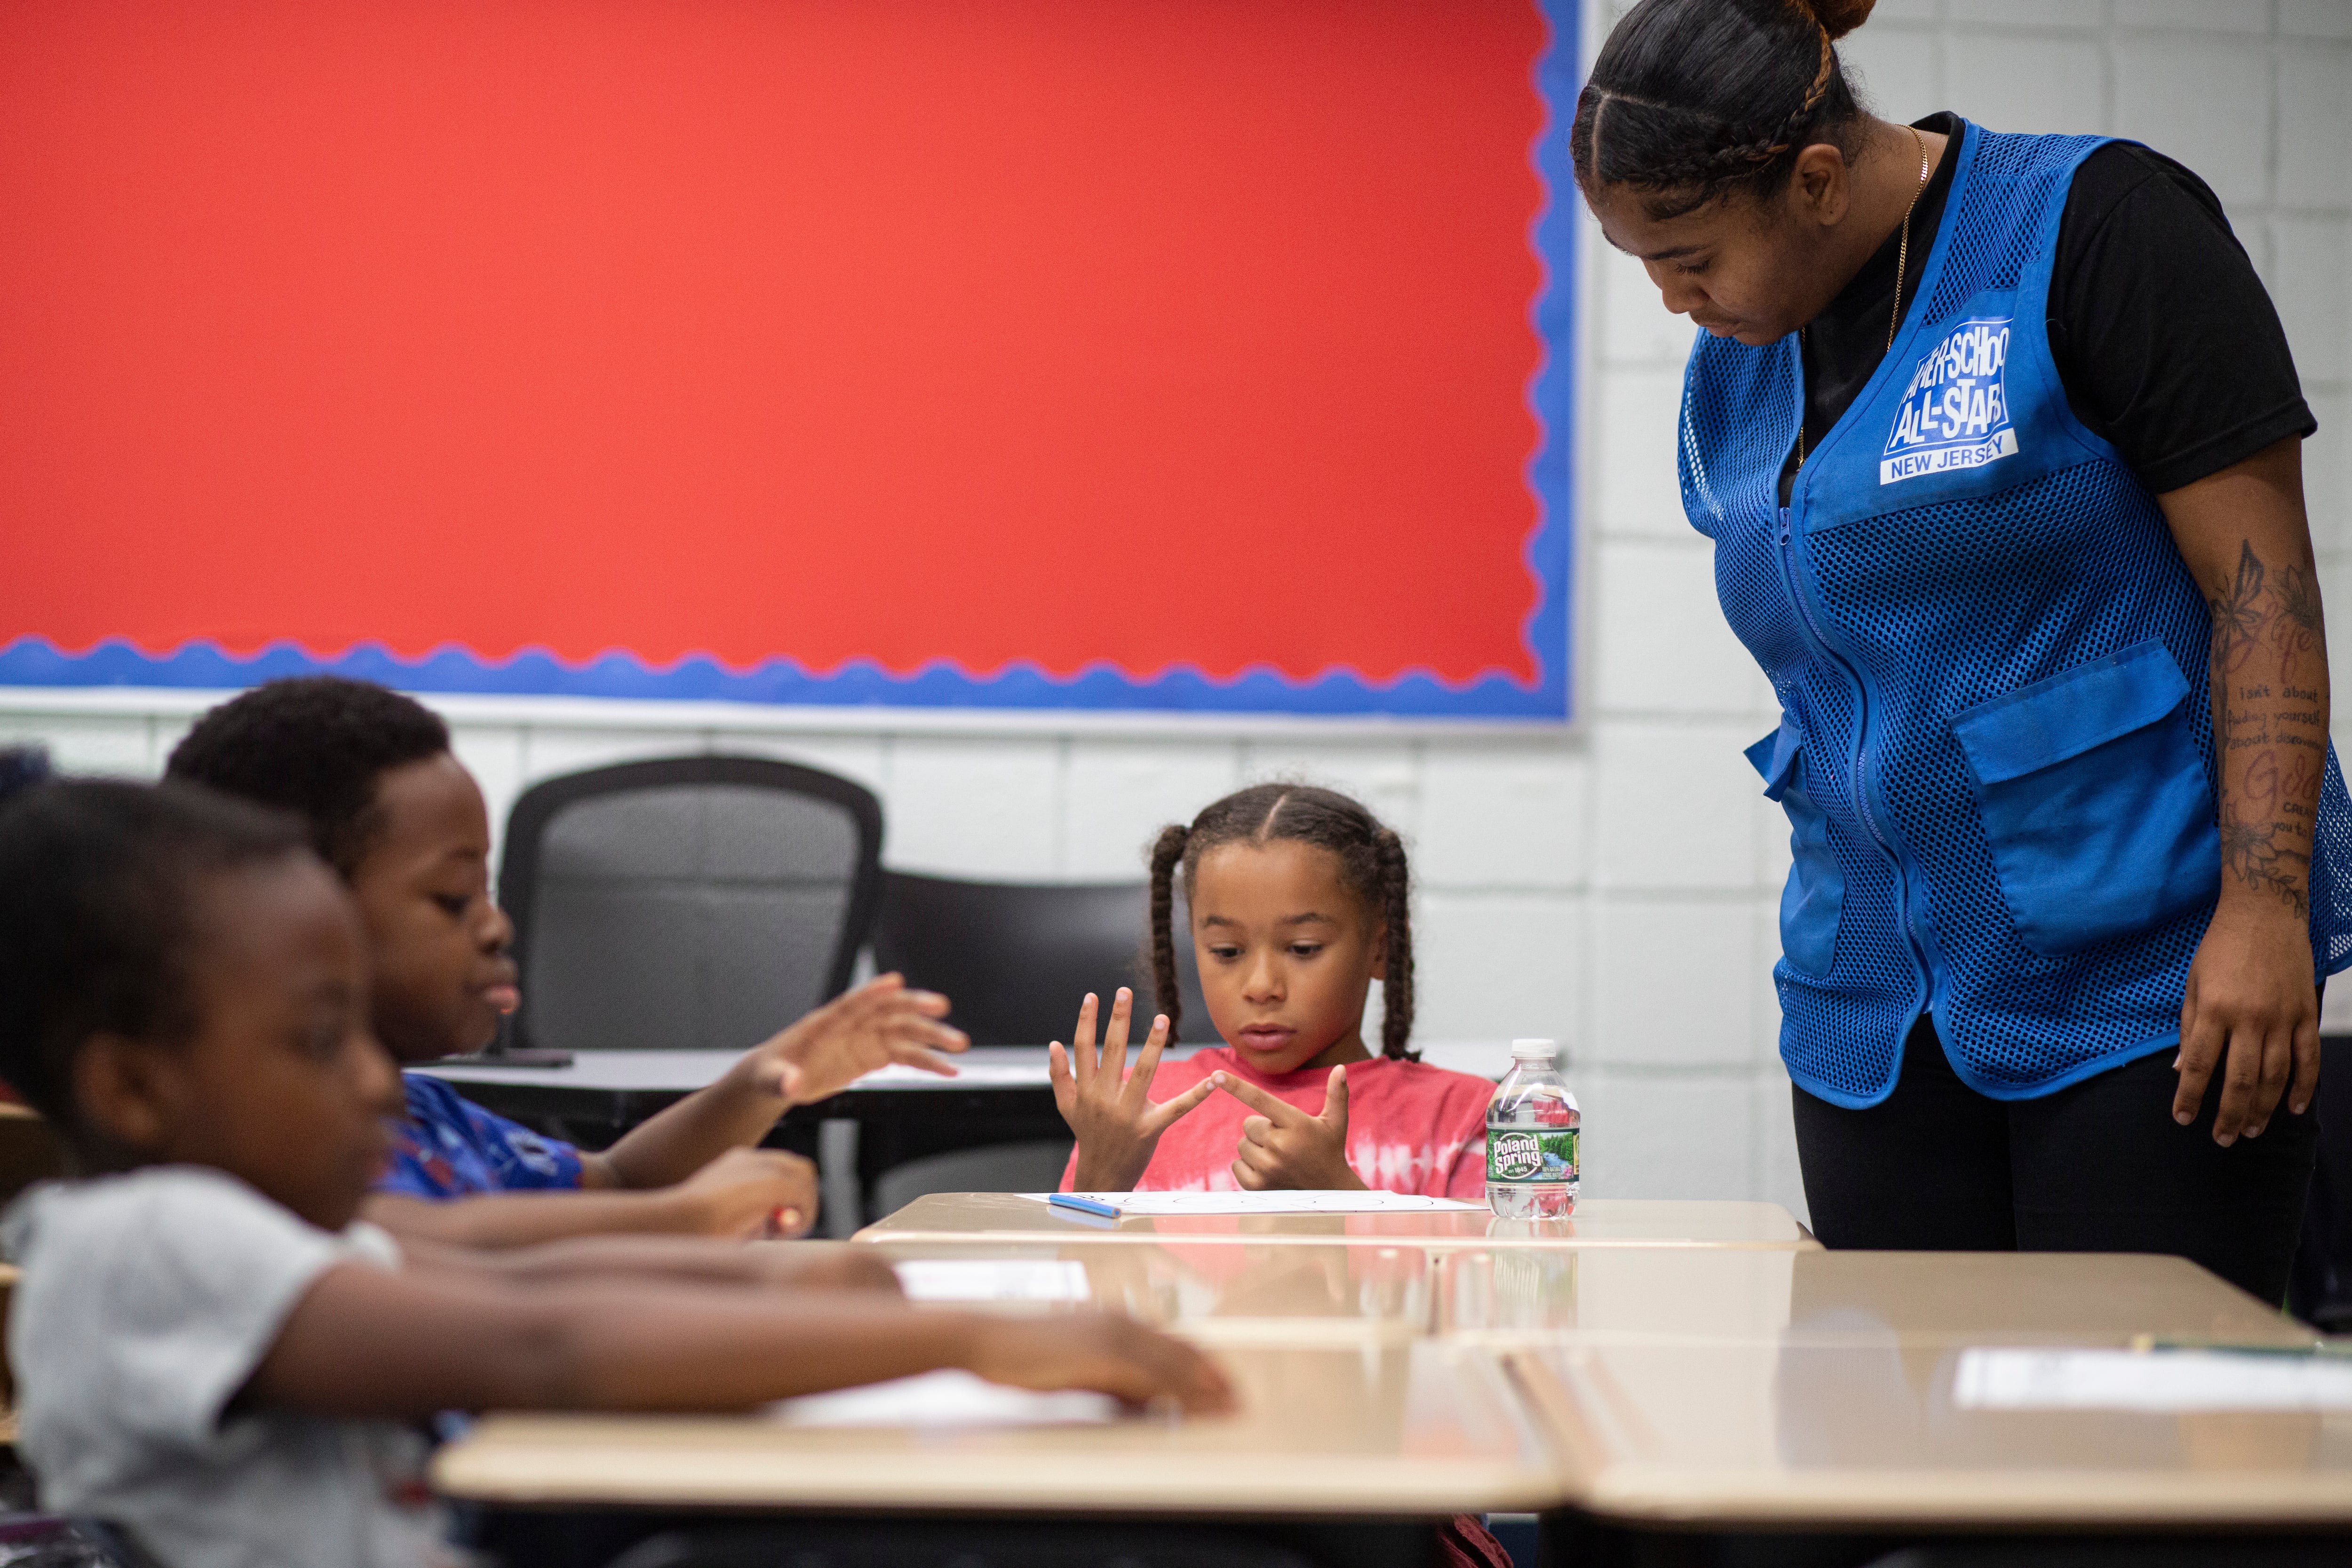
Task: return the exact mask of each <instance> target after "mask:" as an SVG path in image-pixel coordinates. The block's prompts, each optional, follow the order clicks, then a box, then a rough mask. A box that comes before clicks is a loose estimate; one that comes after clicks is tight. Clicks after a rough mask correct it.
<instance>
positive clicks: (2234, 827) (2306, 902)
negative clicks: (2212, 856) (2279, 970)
mask: <svg viewBox="0 0 2352 1568" xmlns="http://www.w3.org/2000/svg"><path fill="white" fill-rule="evenodd" d="M2282 835H2285V836H2286V837H2289V838H2293V837H2294V826H2293V825H2291V824H2289V823H2285V822H2265V823H2262V824H2260V825H2257V824H2254V823H2252V822H2248V821H2246V820H2245V819H2244V818H2242V817H2241V816H2238V815H2237V814H2236V813H2235V812H2233V811H2231V810H2230V809H2229V808H2228V807H2227V806H2224V807H2223V808H2222V811H2221V864H2222V865H2223V866H2224V867H2226V868H2229V869H2230V870H2231V871H2233V872H2235V873H2236V874H2237V878H2238V880H2240V881H2242V882H2243V883H2244V884H2245V885H2246V886H2247V887H2249V888H2252V889H2254V890H2255V891H2257V892H2265V893H2272V894H2275V895H2276V896H2277V897H2278V899H2279V900H2280V901H2282V902H2283V903H2284V904H2285V905H2286V907H2287V908H2288V909H2291V910H2294V912H2295V914H2296V915H2297V916H2299V917H2300V918H2302V919H2304V920H2309V919H2310V918H2311V898H2310V895H2309V894H2308V893H2306V892H2305V889H2306V888H2308V887H2309V886H2310V883H2311V857H2310V856H2309V855H2308V854H2306V853H2305V852H2304V851H2302V850H2300V849H2296V848H2294V847H2291V845H2289V844H2282V843H2280V842H2279V839H2280V837H2281V836H2282Z"/></svg>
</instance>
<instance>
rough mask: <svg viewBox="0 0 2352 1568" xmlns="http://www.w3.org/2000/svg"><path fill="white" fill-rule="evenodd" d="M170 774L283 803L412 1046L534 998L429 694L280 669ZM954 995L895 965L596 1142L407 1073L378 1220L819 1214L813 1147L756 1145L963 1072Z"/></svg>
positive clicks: (615, 1223) (221, 717) (395, 1040)
mask: <svg viewBox="0 0 2352 1568" xmlns="http://www.w3.org/2000/svg"><path fill="white" fill-rule="evenodd" d="M168 773H169V775H170V776H171V777H173V778H179V779H187V780H191V781H193V782H195V783H198V784H207V785H210V786H211V787H212V788H215V789H217V790H221V791H223V792H225V793H227V794H231V795H242V796H244V797H246V798H247V799H250V800H255V801H258V802H260V803H262V804H264V805H274V806H278V807H279V808H281V809H285V810H289V811H291V812H292V813H294V814H295V815H296V816H299V818H301V820H302V821H303V823H304V824H305V825H306V826H307V827H308V829H309V833H310V839H311V842H312V845H313V846H314V847H316V848H317V850H318V851H319V853H320V855H321V856H322V857H323V858H325V859H326V861H327V863H328V864H329V865H330V866H331V867H333V868H335V870H336V871H338V872H339V873H341V876H342V877H343V879H344V880H345V881H346V882H347V883H348V884H349V885H350V887H351V889H352V894H353V895H354V897H355V898H356V899H357V900H358V903H359V907H360V912H361V917H362V922H363V924H364V926H365V929H366V932H367V938H368V947H369V952H368V957H369V963H370V968H371V982H370V984H371V990H370V996H369V1003H370V1011H371V1014H372V1017H371V1020H370V1021H371V1023H372V1024H373V1027H374V1031H375V1033H376V1036H377V1037H378V1038H380V1039H381V1040H382V1041H383V1044H384V1046H385V1047H387V1048H388V1049H389V1050H390V1051H391V1052H392V1054H393V1056H394V1058H397V1059H398V1060H400V1061H402V1062H412V1063H413V1062H421V1061H431V1060H433V1059H435V1058H440V1057H446V1056H455V1055H458V1054H461V1053H464V1052H467V1051H475V1050H479V1049H480V1048H482V1047H484V1046H486V1045H488V1043H489V1041H490V1040H491V1039H492V1038H493V1037H494V1036H495V1035H496V1033H497V1030H498V1024H499V1016H500V1015H501V1014H503V1013H508V1012H511V1011H513V1009H514V1007H515V1005H516V1004H517V1003H518V1002H519V1001H520V993H519V992H518V991H517V989H516V973H515V965H514V961H513V960H512V959H511V958H510V957H509V956H508V952H507V949H508V945H509V942H511V940H512V938H513V934H514V930H513V927H512V925H511V924H510V923H509V921H508V920H507V917H506V915H505V914H504V912H503V911H501V910H499V908H498V906H497V905H496V904H495V903H494V902H493V901H492V900H491V898H490V882H489V848H490V837H489V816H488V809H487V807H486V806H485V805H484V803H483V800H482V792H481V790H480V788H479V787H478V785H477V784H475V782H474V779H473V775H472V774H470V773H467V771H466V769H465V766H464V765H463V764H462V763H459V762H458V761H457V758H456V757H455V756H454V755H453V754H451V752H450V750H449V731H448V729H447V727H446V725H444V724H443V723H442V721H441V720H440V719H439V718H438V717H436V715H435V714H434V713H432V712H431V711H430V710H427V709H425V707H423V706H422V705H420V704H418V703H416V702H415V701H413V700H410V699H408V698H406V697H403V696H401V695H400V694H399V693H397V692H394V691H390V690H387V689H384V688H383V687H380V686H373V685H370V684H368V683H367V682H364V681H357V680H345V679H340V678H335V677H315V678H306V679H296V680H279V681H272V682H270V683H269V684H268V685H266V686H261V687H257V688H256V689H253V690H251V691H247V692H246V693H244V694H243V695H242V696H239V697H237V698H236V699H234V700H231V701H228V702H226V703H224V704H222V705H221V706H220V707H218V708H215V709H214V710H211V711H210V712H208V713H206V714H205V716H204V717H203V718H202V719H201V720H199V721H197V723H196V725H195V727H194V729H193V730H191V731H189V732H188V734H187V736H186V738H185V739H184V740H183V741H182V742H180V744H179V745H178V746H177V747H176V748H175V749H174V750H173V752H172V759H171V763H170V765H169V768H168ZM946 1011H947V1002H946V999H945V998H944V997H940V996H937V995H933V994H929V993H927V992H920V991H912V990H909V989H908V988H907V987H906V986H905V985H904V984H901V983H900V981H899V980H898V976H896V975H884V976H882V977H881V978H879V979H877V980H876V981H874V982H872V983H871V984H867V985H865V986H863V987H861V988H859V989H858V990H856V991H853V992H850V993H849V994H846V995H845V996H841V997H837V998H835V1000H834V1001H832V1002H830V1003H827V1004H826V1005H824V1006H823V1007H820V1008H818V1009H816V1010H815V1011H814V1012H813V1013H811V1014H809V1015H808V1016H806V1017H804V1018H803V1019H801V1020H800V1021H799V1022H798V1023H796V1024H793V1025H792V1026H790V1027H789V1028H786V1029H784V1030H783V1031H782V1032H781V1033H780V1034H778V1035H776V1036H774V1037H772V1038H771V1039H769V1040H767V1041H766V1042H764V1043H763V1044H761V1045H759V1046H757V1047H753V1048H752V1049H751V1051H749V1052H747V1053H746V1054H745V1055H744V1056H743V1057H742V1058H740V1059H739V1060H738V1061H737V1062H736V1064H735V1065H734V1067H733V1068H730V1070H729V1071H728V1072H727V1074H726V1075H725V1076H724V1077H722V1078H721V1079H719V1081H718V1082H717V1083H714V1084H712V1085H711V1086H710V1087H709V1088H708V1089H702V1090H701V1091H699V1092H698V1093H696V1094H692V1095H688V1097H687V1098H686V1099H684V1100H680V1101H679V1102H677V1104H676V1105H673V1106H671V1107H669V1108H668V1109H667V1110H664V1111H662V1112H661V1113H660V1114H659V1115H657V1116H655V1117H653V1118H651V1119H650V1120H648V1121H646V1122H644V1123H643V1124H641V1125H640V1126H638V1127H636V1128H635V1129H633V1130H632V1131H630V1132H629V1133H628V1134H627V1135H626V1136H625V1137H623V1138H622V1139H621V1140H620V1141H619V1142H616V1143H614V1145H613V1146H612V1147H611V1148H609V1149H605V1150H603V1151H599V1152H587V1151H583V1150H580V1149H575V1148H573V1147H572V1145H571V1144H569V1143H565V1142H562V1141H560V1140H557V1139H553V1138H546V1137H542V1136H541V1135H540V1134H538V1133H535V1132H532V1131H530V1130H529V1129H527V1128H525V1127H522V1126H520V1124H518V1123H516V1122H513V1121H508V1120H507V1119H506V1118H504V1117H501V1116H497V1115H494V1114H492V1113H491V1112H489V1111H488V1110H483V1109H482V1108H480V1107H479V1106H477V1105H473V1104H471V1103H469V1102H468V1101H467V1100H464V1099H463V1098H461V1097H460V1096H459V1095H458V1094H457V1091H456V1090H454V1089H451V1088H450V1087H449V1086H448V1085H447V1084H446V1083H445V1082H443V1081H441V1080H440V1079H435V1078H432V1077H429V1076H427V1075H425V1074H421V1073H415V1072H411V1073H406V1074H404V1089H405V1094H406V1101H407V1109H408V1116H407V1120H406V1121H405V1122H404V1124H403V1125H401V1126H400V1127H399V1128H398V1129H397V1130H396V1131H395V1134H394V1156H393V1161H392V1164H391V1168H390V1170H389V1171H388V1172H387V1173H386V1174H385V1175H384V1176H383V1179H382V1180H381V1181H380V1182H379V1184H378V1186H377V1191H376V1194H375V1195H374V1196H373V1198H371V1199H370V1200H369V1204H368V1208H367V1217H368V1218H370V1219H371V1220H373V1221H374V1222H376V1223H377V1224H379V1225H382V1226H384V1227H385V1228H387V1229H389V1230H392V1231H394V1233H395V1234H405V1235H408V1236H412V1237H422V1238H425V1239H428V1240H436V1241H443V1242H455V1243H459V1244H465V1245H473V1246H514V1245H522V1244H527V1243H531V1242H539V1241H547V1240H551V1239H555V1238H557V1237H566V1236H578V1235H583V1234H591V1233H595V1232H605V1231H640V1232H642V1231H668V1232H684V1233H698V1234H703V1235H711V1236H734V1237H753V1236H761V1235H768V1234H774V1233H777V1232H782V1233H783V1234H788V1235H789V1234H798V1233H799V1232H802V1231H804V1230H806V1229H807V1228H808V1227H809V1226H810V1225H811V1224H812V1223H813V1222H814V1218H815V1215H816V1184H815V1173H814V1169H813V1167H812V1166H811V1165H810V1164H809V1163H808V1162H807V1161H806V1160H803V1159H802V1158H800V1157H799V1156H797V1155H794V1154H790V1153H786V1152H782V1151H780V1150H769V1149H760V1148H757V1147H754V1145H756V1144H757V1143H758V1142H760V1140H761V1138H762V1137H764V1136H765V1135H766V1134H767V1132H768V1131H769V1129H771V1128H772V1127H773V1126H774V1125H775V1123H776V1120H777V1119H778V1118H779V1117H781V1116H782V1114H783V1113H784V1111H785V1110H788V1109H789V1108H790V1107H791V1106H793V1104H796V1103H800V1102H803V1101H806V1100H816V1099H821V1098H823V1097H824V1096H825V1095H828V1094H832V1093H834V1092H835V1091H836V1090H838V1089H842V1088H843V1087H845V1086H846V1085H847V1084H848V1083H849V1082H850V1081H851V1080H852V1079H856V1078H857V1077H858V1076H860V1075H861V1074H863V1073H866V1072H869V1071H871V1070H873V1069H874V1068H878V1067H882V1066H884V1065H886V1064H888V1063H893V1062H898V1063H904V1064H908V1065H910V1066H915V1067H920V1068H929V1069H930V1070H932V1071H936V1072H942V1073H946V1072H951V1071H952V1070H953V1068H951V1067H950V1064H949V1062H948V1060H947V1058H945V1057H944V1056H942V1055H941V1054H940V1053H941V1052H946V1051H957V1050H961V1049H962V1048H963V1047H964V1045H965V1040H964V1037H963V1036H962V1035H961V1033H959V1032H958V1031H956V1030H955V1029H952V1028H950V1027H949V1026H947V1025H945V1024H943V1023H941V1022H940V1018H941V1017H942V1016H944V1015H945V1013H946Z"/></svg>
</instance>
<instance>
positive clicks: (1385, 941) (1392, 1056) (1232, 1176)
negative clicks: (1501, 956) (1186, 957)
mask: <svg viewBox="0 0 2352 1568" xmlns="http://www.w3.org/2000/svg"><path fill="white" fill-rule="evenodd" d="M1180 877H1181V879H1182V881H1183V893H1184V899H1183V902H1184V907H1185V911H1186V915H1187V924H1188V926H1189V928H1190V929H1189V930H1188V931H1186V932H1185V933H1184V935H1185V936H1186V937H1187V938H1189V940H1190V941H1191V942H1192V951H1193V952H1194V954H1195V955H1196V956H1197V958H1198V960H1199V963H1200V970H1201V990H1202V994H1203V996H1205V997H1206V999H1207V1001H1208V1004H1209V1021H1210V1023H1211V1024H1212V1025H1213V1026H1214V1027H1215V1029H1216V1032H1217V1033H1218V1035H1219V1036H1220V1037H1223V1041H1224V1044H1223V1045H1222V1046H1220V1047H1213V1048H1211V1049H1208V1050H1203V1051H1199V1052H1196V1053H1194V1054H1193V1055H1192V1057H1190V1058H1186V1059H1184V1060H1181V1061H1171V1062H1167V1063H1164V1064H1163V1063H1162V1061H1161V1059H1160V1058H1161V1053H1162V1052H1163V1051H1164V1050H1165V1049H1166V1048H1167V1047H1168V1045H1169V1043H1170V1042H1171V1040H1174V1039H1175V1038H1176V1037H1177V1034H1176V1031H1177V1026H1178V1025H1179V1024H1180V1023H1181V1022H1182V1018H1181V1002H1180V1001H1179V999H1178V991H1177V983H1176V946H1175V944H1176V942H1177V940H1178V938H1177V933H1176V932H1175V931H1174V930H1173V926H1174V920H1175V909H1176V901H1177V900H1176V892H1177V888H1176V883H1177V879H1179V878H1180ZM1410 889H1411V874H1410V872H1409V870H1408V868H1407V867H1406V864H1405V852H1404V845H1403V844H1402V842H1401V841H1400V840H1399V839H1398V837H1397V836H1396V834H1395V832H1394V831H1393V830H1391V829H1390V828H1387V827H1384V826H1381V823H1380V821H1379V820H1378V819H1377V818H1375V817H1374V816H1372V814H1371V813H1370V812H1369V811H1367V810H1365V809H1364V808H1363V807H1362V806H1361V805H1358V804H1357V803H1356V802H1354V801H1352V800H1350V799H1349V798H1348V797H1347V796H1346V795H1339V794H1337V793H1335V792H1334V791H1331V790H1327V789H1314V788H1310V787H1307V786H1305V785H1297V784H1259V785H1256V786H1255V787H1253V788H1250V789H1245V790H1243V791H1241V792H1240V793H1238V794H1235V795H1227V796H1226V797H1225V798H1224V799H1223V800H1221V801H1218V802H1217V803H1216V804H1215V805H1211V806H1210V807H1208V809H1206V810H1205V811H1203V812H1202V813H1201V815H1200V816H1197V817H1195V818H1193V820H1192V825H1191V826H1189V827H1188V826H1170V827H1167V828H1165V829H1163V830H1162V831H1161V833H1160V837H1159V839H1158V841H1157V842H1156V843H1155V844H1154V845H1153V847H1152V851H1151V957H1152V986H1153V989H1154V990H1155V991H1156V992H1157V993H1158V1003H1159V1016H1157V1017H1155V1018H1154V1019H1153V1020H1152V1024H1151V1029H1150V1036H1149V1037H1147V1038H1146V1039H1145V1041H1144V1044H1143V1052H1142V1055H1141V1056H1140V1057H1139V1058H1138V1059H1137V1061H1136V1065H1135V1069H1134V1070H1133V1071H1132V1072H1127V1071H1125V1070H1124V1068H1125V1067H1126V1062H1127V1043H1128V1031H1129V1022H1130V1016H1131V1014H1132V1011H1133V999H1132V997H1131V996H1130V995H1129V993H1128V992H1127V991H1125V990H1124V989H1122V990H1121V991H1120V992H1119V993H1118V995H1117V997H1115V998H1114V999H1113V1001H1112V1003H1111V1007H1110V1018H1109V1023H1108V1028H1107V1029H1106V1030H1105V1031H1104V1035H1103V1043H1102V1045H1101V1047H1099V1049H1097V1047H1096V1045H1095V1029H1096V1023H1097V998H1096V997H1095V996H1093V995H1092V994H1089V995H1088V996H1087V998H1086V1001H1085V1002H1084V1004H1083V1005H1081V1006H1080V1007H1079V1010H1078V1022H1077V1029H1076V1034H1075V1035H1074V1036H1073V1039H1074V1041H1075V1042H1076V1043H1075V1044H1074V1045H1073V1046H1071V1047H1067V1048H1066V1047H1063V1046H1062V1045H1061V1044H1059V1043H1058V1042H1057V1043H1056V1044H1055V1046H1054V1047H1052V1050H1051V1053H1050V1054H1051V1057H1052V1065H1053V1077H1054V1098H1055V1103H1056V1104H1057V1105H1059V1106H1060V1108H1061V1111H1062V1116H1063V1119H1064V1120H1065V1121H1068V1123H1069V1124H1070V1131H1072V1132H1073V1133H1074V1134H1076V1138H1077V1147H1076V1149H1075V1150H1074V1151H1072V1152H1071V1155H1070V1163H1069V1167H1068V1169H1066V1171H1065V1172H1064V1173H1063V1175H1062V1187H1063V1190H1064V1191H1066V1192H1067V1191H1076V1192H1129V1191H1143V1192H1171V1191H1197V1190H1202V1189H1212V1190H1225V1191H1231V1190H1233V1189H1234V1188H1242V1189H1245V1190H1248V1191H1252V1192H1255V1191H1261V1190H1265V1189H1268V1188H1281V1187H1294V1188H1354V1189H1362V1188H1380V1189H1384V1190H1386V1191H1389V1192H1396V1193H1420V1194H1427V1195H1429V1196H1433V1197H1454V1198H1465V1199H1470V1200H1473V1201H1475V1200H1477V1199H1480V1198H1482V1197H1483V1196H1484V1195H1485V1191H1486V1163H1485V1147H1486V1100H1487V1096H1488V1095H1489V1094H1490V1093H1491V1092H1492V1090H1493V1085H1491V1084H1489V1083H1487V1082H1486V1080H1485V1079H1478V1078H1473V1077H1471V1076H1470V1075H1469V1074H1467V1073H1457V1072H1448V1071H1446V1070H1445V1069H1444V1068H1435V1067H1431V1066H1429V1065H1428V1064H1426V1063H1424V1062H1423V1061H1422V1060H1421V1059H1420V1058H1419V1057H1418V1056H1417V1055H1416V1054H1415V1053H1414V1052H1413V1051H1412V1050H1411V1049H1409V1048H1408V1047H1407V1044H1406V1042H1407V1041H1408V1040H1409V1039H1410V1038H1411V1037H1412V907H1411V903H1410V900H1409V898H1408V894H1409V892H1410ZM1375 981H1377V982H1379V983H1380V984H1381V1002H1382V1012H1381V1054H1380V1055H1378V1056H1374V1055H1373V1054H1372V1053H1371V1051H1370V1049H1368V1048H1367V1047H1366V1046H1365V1044H1364V1038H1363V1020H1364V1005H1365V1002H1366V1000H1367V999H1368V997H1369V996H1370V989H1371V985H1372V984H1373V982H1375Z"/></svg>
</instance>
